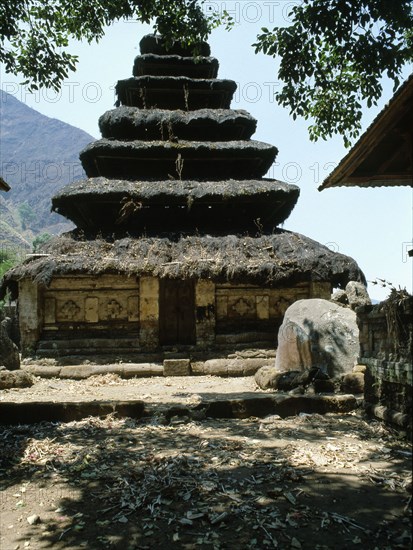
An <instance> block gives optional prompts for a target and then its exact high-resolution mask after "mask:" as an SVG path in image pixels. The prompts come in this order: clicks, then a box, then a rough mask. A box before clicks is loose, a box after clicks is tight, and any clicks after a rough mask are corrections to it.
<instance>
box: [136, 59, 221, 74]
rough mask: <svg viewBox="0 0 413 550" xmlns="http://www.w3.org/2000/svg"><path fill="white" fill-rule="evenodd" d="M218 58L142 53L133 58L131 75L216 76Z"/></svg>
mask: <svg viewBox="0 0 413 550" xmlns="http://www.w3.org/2000/svg"><path fill="white" fill-rule="evenodd" d="M218 67H219V63H218V59H215V57H196V58H195V57H193V56H192V57H182V56H181V55H155V54H150V53H148V54H144V55H138V56H137V57H136V58H135V62H134V65H133V76H145V75H155V76H156V75H162V76H187V77H189V78H216V77H217V74H218Z"/></svg>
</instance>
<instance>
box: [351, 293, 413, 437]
mask: <svg viewBox="0 0 413 550" xmlns="http://www.w3.org/2000/svg"><path fill="white" fill-rule="evenodd" d="M385 304H386V302H383V303H382V304H378V305H376V306H365V307H363V308H359V309H358V310H357V321H358V325H359V329H360V357H359V362H360V363H361V364H363V365H365V366H366V373H365V394H364V398H365V407H366V410H367V411H368V412H369V413H371V414H372V415H374V416H376V417H378V418H381V419H383V420H386V421H387V422H388V423H390V424H393V425H397V426H401V427H403V428H404V429H406V430H407V431H408V432H410V434H411V427H412V420H411V415H412V352H411V349H412V348H411V346H412V333H413V328H412V309H413V308H412V297H410V298H408V299H406V300H404V301H403V302H401V303H400V305H399V306H398V307H397V305H396V304H395V307H394V309H393V310H392V311H393V313H392V314H391V315H389V310H387V311H386V306H385Z"/></svg>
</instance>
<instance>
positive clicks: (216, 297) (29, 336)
mask: <svg viewBox="0 0 413 550" xmlns="http://www.w3.org/2000/svg"><path fill="white" fill-rule="evenodd" d="M188 288H191V289H192V290H191V292H192V293H193V295H194V300H193V303H194V307H192V306H191V309H190V311H188V310H186V313H185V315H189V316H190V317H192V319H193V320H192V321H190V323H189V325H191V323H193V324H192V326H193V327H194V333H195V339H194V342H195V343H194V345H193V346H192V348H193V349H196V350H199V351H201V350H209V349H213V348H231V347H232V346H236V345H241V346H250V347H263V348H275V347H276V345H277V342H276V339H277V332H278V328H279V326H280V324H281V322H282V319H283V316H284V313H285V310H286V309H287V308H288V307H289V306H290V305H291V304H292V303H293V302H295V301H296V300H300V299H303V298H310V297H315V296H316V297H323V298H324V297H329V296H330V292H331V286H330V284H329V283H317V284H316V285H315V284H310V283H299V284H297V285H295V286H292V287H288V288H263V287H259V286H253V285H234V284H229V283H228V284H219V285H216V284H215V283H213V282H212V281H210V280H202V279H201V280H198V281H196V283H195V284H193V283H191V282H189V283H188ZM160 293H161V285H160V281H159V279H157V278H156V277H141V278H140V279H137V278H136V277H124V276H120V275H104V276H100V277H93V276H74V277H57V278H55V279H53V281H52V282H51V284H50V286H49V287H47V288H39V287H38V286H36V285H35V284H33V283H32V282H31V281H28V280H24V281H22V282H21V283H20V294H19V308H20V312H21V313H22V312H23V314H21V315H20V319H21V327H20V328H21V333H22V346H23V350H22V351H23V355H24V356H30V355H33V353H37V354H38V355H43V356H57V355H59V354H60V355H67V354H72V355H73V354H78V355H82V354H93V353H99V354H102V353H103V354H104V353H107V354H109V353H112V354H118V355H119V356H122V354H123V353H125V352H126V353H140V352H143V353H151V352H154V351H156V350H158V351H159V350H160V349H162V346H160V341H161V340H160V336H161V332H160V331H161V329H162V323H160V315H161V314H162V310H161V308H160ZM177 309H179V303H177ZM171 312H172V313H171ZM173 312H174V307H172V308H171V310H170V311H169V310H168V315H169V314H172V315H173ZM180 314H182V311H181V313H180ZM172 347H176V346H174V345H172ZM178 347H179V346H178ZM181 347H182V346H181ZM187 347H188V346H187Z"/></svg>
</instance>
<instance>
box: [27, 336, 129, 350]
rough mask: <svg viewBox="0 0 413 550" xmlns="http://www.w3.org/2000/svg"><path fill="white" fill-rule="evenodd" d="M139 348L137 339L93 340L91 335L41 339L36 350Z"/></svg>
mask: <svg viewBox="0 0 413 550" xmlns="http://www.w3.org/2000/svg"><path fill="white" fill-rule="evenodd" d="M138 346H139V340H138V338H116V339H114V338H94V337H93V335H89V334H88V336H87V338H77V339H74V338H73V333H72V338H71V339H70V340H69V339H67V338H66V339H64V340H63V339H48V340H46V339H42V340H40V341H39V343H38V346H37V349H38V351H40V350H56V349H63V348H68V349H69V348H70V349H73V348H77V349H85V350H89V349H91V348H92V347H93V348H95V349H98V350H99V349H100V350H103V349H108V348H111V349H112V348H113V349H118V348H119V349H127V350H130V349H134V350H136V348H137V347H138Z"/></svg>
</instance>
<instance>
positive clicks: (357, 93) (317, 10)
mask: <svg viewBox="0 0 413 550" xmlns="http://www.w3.org/2000/svg"><path fill="white" fill-rule="evenodd" d="M290 15H291V17H292V24H291V25H290V26H288V27H276V28H274V29H273V30H271V31H270V30H268V29H266V28H263V29H262V34H260V35H259V36H258V38H257V42H256V44H254V46H255V50H256V52H263V53H265V54H267V55H270V56H273V57H277V56H279V57H280V59H281V62H280V67H279V70H278V78H279V80H280V81H281V82H282V88H281V89H280V91H279V92H277V93H276V99H277V101H278V103H280V104H281V105H283V106H285V107H288V108H289V109H290V113H291V115H292V116H293V118H296V117H297V116H301V117H304V118H305V119H308V118H312V119H313V121H314V123H313V124H312V125H311V126H310V127H309V133H310V139H311V140H313V141H316V140H317V139H318V138H320V137H321V138H323V139H326V138H327V137H331V136H332V134H333V133H339V134H341V135H342V137H343V139H344V143H345V145H346V146H349V145H350V140H351V139H353V138H355V137H356V136H357V135H358V134H359V132H360V129H361V124H360V121H361V116H362V109H363V102H366V103H367V106H368V107H370V106H371V105H376V104H377V100H378V99H379V98H380V97H381V95H382V91H383V90H382V77H383V76H384V75H386V76H387V77H389V78H390V79H392V80H393V81H394V88H395V89H396V88H397V86H398V85H399V79H400V75H401V72H402V69H403V67H404V66H405V65H406V64H407V63H409V62H412V61H413V2H412V0H396V1H389V0H303V2H302V3H300V4H299V5H296V6H294V7H293V8H292V12H291V14H290Z"/></svg>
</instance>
